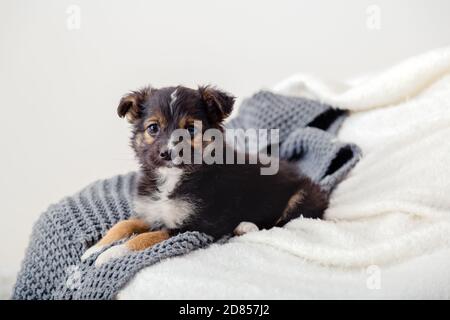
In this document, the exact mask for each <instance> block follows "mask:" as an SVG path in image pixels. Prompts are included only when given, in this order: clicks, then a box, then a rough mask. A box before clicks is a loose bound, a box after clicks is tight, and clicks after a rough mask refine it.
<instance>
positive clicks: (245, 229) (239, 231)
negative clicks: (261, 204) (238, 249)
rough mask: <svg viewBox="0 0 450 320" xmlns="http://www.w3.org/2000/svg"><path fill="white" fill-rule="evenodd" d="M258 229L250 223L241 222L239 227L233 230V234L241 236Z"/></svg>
mask: <svg viewBox="0 0 450 320" xmlns="http://www.w3.org/2000/svg"><path fill="white" fill-rule="evenodd" d="M258 230H259V228H258V226H257V225H256V224H254V223H252V222H247V221H242V222H241V223H239V225H238V226H237V227H236V229H234V234H235V235H236V236H242V235H244V234H246V233H249V232H254V231H258Z"/></svg>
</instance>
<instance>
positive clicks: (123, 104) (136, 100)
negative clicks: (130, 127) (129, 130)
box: [117, 87, 155, 123]
mask: <svg viewBox="0 0 450 320" xmlns="http://www.w3.org/2000/svg"><path fill="white" fill-rule="evenodd" d="M154 90H155V89H152V88H151V87H144V88H142V89H140V90H137V91H132V92H131V93H129V94H127V95H125V96H124V97H123V98H122V99H121V100H120V103H119V106H118V107H117V114H118V115H119V117H121V118H123V117H126V118H127V120H128V122H130V123H134V122H135V121H136V120H138V119H139V118H140V117H141V116H142V110H143V104H144V102H145V101H146V100H147V99H148V98H149V97H150V95H151V94H152V92H153V91H154Z"/></svg>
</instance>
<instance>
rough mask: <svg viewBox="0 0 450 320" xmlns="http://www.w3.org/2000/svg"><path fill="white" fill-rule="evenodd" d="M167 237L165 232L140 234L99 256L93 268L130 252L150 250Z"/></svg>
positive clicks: (167, 234)
mask: <svg viewBox="0 0 450 320" xmlns="http://www.w3.org/2000/svg"><path fill="white" fill-rule="evenodd" d="M169 237H170V235H169V233H168V232H167V231H165V230H161V231H153V232H144V233H141V234H140V235H137V236H136V237H134V238H132V239H130V240H128V241H127V242H125V243H124V244H120V245H117V246H114V247H111V248H109V249H108V250H106V251H105V252H103V253H102V254H100V255H99V256H98V258H97V260H95V266H96V267H99V266H101V265H102V264H104V263H106V262H108V261H110V260H112V259H117V258H120V257H123V256H125V255H127V254H128V253H130V252H132V251H140V250H144V249H147V248H150V247H152V246H154V245H155V244H157V243H160V242H162V241H164V240H167V239H169Z"/></svg>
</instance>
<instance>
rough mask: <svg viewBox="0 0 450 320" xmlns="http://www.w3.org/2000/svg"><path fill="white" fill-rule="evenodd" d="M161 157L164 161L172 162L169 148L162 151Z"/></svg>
mask: <svg viewBox="0 0 450 320" xmlns="http://www.w3.org/2000/svg"><path fill="white" fill-rule="evenodd" d="M159 156H160V157H161V159H163V160H170V159H171V157H170V152H169V150H168V149H167V148H164V149H161V150H160V152H159Z"/></svg>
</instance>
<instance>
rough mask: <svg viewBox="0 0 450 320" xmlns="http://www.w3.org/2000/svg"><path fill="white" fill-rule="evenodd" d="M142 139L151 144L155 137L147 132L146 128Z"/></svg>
mask: <svg viewBox="0 0 450 320" xmlns="http://www.w3.org/2000/svg"><path fill="white" fill-rule="evenodd" d="M144 141H145V143H146V144H152V143H153V142H154V141H155V138H154V137H153V136H152V135H150V133H148V131H147V129H146V130H145V132H144Z"/></svg>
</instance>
